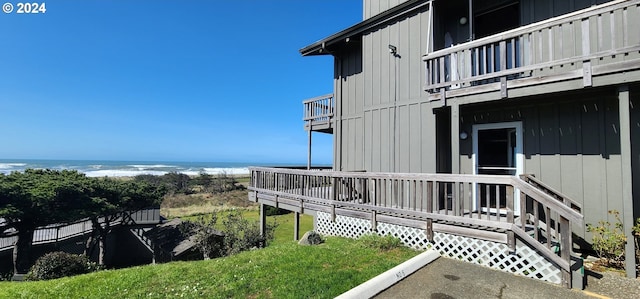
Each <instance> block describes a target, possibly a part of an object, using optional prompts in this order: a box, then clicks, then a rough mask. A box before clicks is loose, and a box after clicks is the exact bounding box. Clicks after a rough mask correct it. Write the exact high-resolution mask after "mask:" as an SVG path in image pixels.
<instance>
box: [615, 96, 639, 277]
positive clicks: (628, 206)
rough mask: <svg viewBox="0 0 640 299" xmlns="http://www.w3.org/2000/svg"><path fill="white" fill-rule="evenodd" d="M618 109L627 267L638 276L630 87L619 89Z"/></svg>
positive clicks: (634, 275)
mask: <svg viewBox="0 0 640 299" xmlns="http://www.w3.org/2000/svg"><path fill="white" fill-rule="evenodd" d="M618 103H619V104H618V107H619V108H618V110H619V114H620V158H621V163H620V165H621V167H622V207H623V209H622V211H623V212H622V222H623V227H624V234H625V236H626V237H627V240H629V241H627V245H626V246H625V269H626V272H627V277H630V278H636V265H635V252H636V248H635V242H633V240H634V239H633V238H635V236H634V235H633V232H632V231H631V228H632V227H633V224H634V219H633V170H632V169H631V113H630V111H629V109H630V108H629V107H630V101H629V87H628V86H621V87H620V88H619V89H618Z"/></svg>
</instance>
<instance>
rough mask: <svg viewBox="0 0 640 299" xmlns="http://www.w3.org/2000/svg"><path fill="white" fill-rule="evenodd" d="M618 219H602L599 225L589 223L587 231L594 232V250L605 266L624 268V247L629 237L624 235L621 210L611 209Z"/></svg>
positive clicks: (611, 213) (610, 212)
mask: <svg viewBox="0 0 640 299" xmlns="http://www.w3.org/2000/svg"><path fill="white" fill-rule="evenodd" d="M609 214H610V215H613V216H614V217H615V219H616V222H615V223H613V224H612V223H611V222H609V221H603V220H600V221H599V222H598V225H597V226H594V225H592V224H591V223H587V231H588V232H591V233H593V250H595V251H596V253H597V254H598V256H599V257H600V259H601V261H602V262H603V263H604V266H607V267H615V268H624V249H625V248H624V247H625V244H626V243H627V237H626V236H625V235H624V230H623V227H622V221H621V220H620V212H618V211H616V210H611V211H609Z"/></svg>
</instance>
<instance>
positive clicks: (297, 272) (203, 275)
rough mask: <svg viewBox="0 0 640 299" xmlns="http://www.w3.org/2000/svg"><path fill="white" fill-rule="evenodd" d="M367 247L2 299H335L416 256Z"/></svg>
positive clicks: (91, 282)
mask: <svg viewBox="0 0 640 299" xmlns="http://www.w3.org/2000/svg"><path fill="white" fill-rule="evenodd" d="M416 254H417V252H416V251H413V250H410V249H407V248H395V249H391V250H381V249H376V248H372V247H370V246H365V245H364V244H363V242H362V241H357V240H350V239H345V238H338V237H329V238H327V240H326V242H325V243H324V244H321V245H318V246H301V245H297V244H296V243H295V242H293V241H285V242H280V243H278V244H274V245H272V246H269V247H267V248H264V249H260V250H254V251H249V252H243V253H240V254H238V255H235V256H231V257H226V258H220V259H214V260H209V261H196V262H172V263H167V264H161V265H149V266H142V267H134V268H128V269H121V270H107V271H101V272H96V273H91V274H85V275H80V276H76V277H66V278H61V279H57V280H51V281H38V282H24V283H12V282H0V298H141V297H146V298H177V297H180V298H333V297H335V296H337V295H339V294H341V293H343V292H345V291H347V290H349V289H351V288H353V287H355V286H356V285H358V284H360V283H362V282H364V281H366V280H368V279H370V278H372V277H374V276H376V275H378V274H380V273H382V272H384V271H386V270H388V269H390V268H392V267H393V266H395V265H397V264H399V263H401V262H403V261H405V260H407V259H409V258H411V257H413V256H415V255H416Z"/></svg>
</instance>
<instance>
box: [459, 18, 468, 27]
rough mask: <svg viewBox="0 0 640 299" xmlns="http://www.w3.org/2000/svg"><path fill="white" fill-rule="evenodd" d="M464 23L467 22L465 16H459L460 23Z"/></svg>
mask: <svg viewBox="0 0 640 299" xmlns="http://www.w3.org/2000/svg"><path fill="white" fill-rule="evenodd" d="M465 24H467V18H466V17H462V18H460V25H465Z"/></svg>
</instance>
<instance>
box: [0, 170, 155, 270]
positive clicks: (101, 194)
mask: <svg viewBox="0 0 640 299" xmlns="http://www.w3.org/2000/svg"><path fill="white" fill-rule="evenodd" d="M164 194H165V189H164V187H162V186H159V185H152V184H148V183H146V182H140V181H131V180H116V179H110V178H90V177H87V176H85V175H84V174H82V173H79V172H77V171H71V170H61V171H59V170H48V169H46V170H43V169H27V170H25V171H24V172H17V171H16V172H12V173H10V174H8V175H4V174H0V219H2V222H1V223H0V236H7V235H16V236H17V241H16V245H15V248H14V254H13V263H14V273H27V271H29V268H30V267H31V263H30V260H31V245H32V244H31V242H32V240H33V234H34V232H35V230H36V228H37V227H39V226H44V225H48V224H53V223H70V222H73V221H76V220H79V219H83V218H89V219H91V221H92V223H93V226H94V234H93V235H92V236H91V238H90V241H89V242H87V249H89V248H90V247H93V245H94V244H98V247H99V248H100V254H99V261H98V262H99V263H100V264H102V262H103V258H104V255H105V250H106V247H105V246H106V245H105V242H104V240H105V237H106V235H107V234H108V233H109V231H110V221H112V220H113V219H114V217H120V216H121V214H122V213H123V212H125V211H130V210H137V209H141V208H145V207H149V206H154V205H158V204H159V203H160V201H161V200H162V197H163V195H164ZM99 219H102V221H99Z"/></svg>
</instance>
